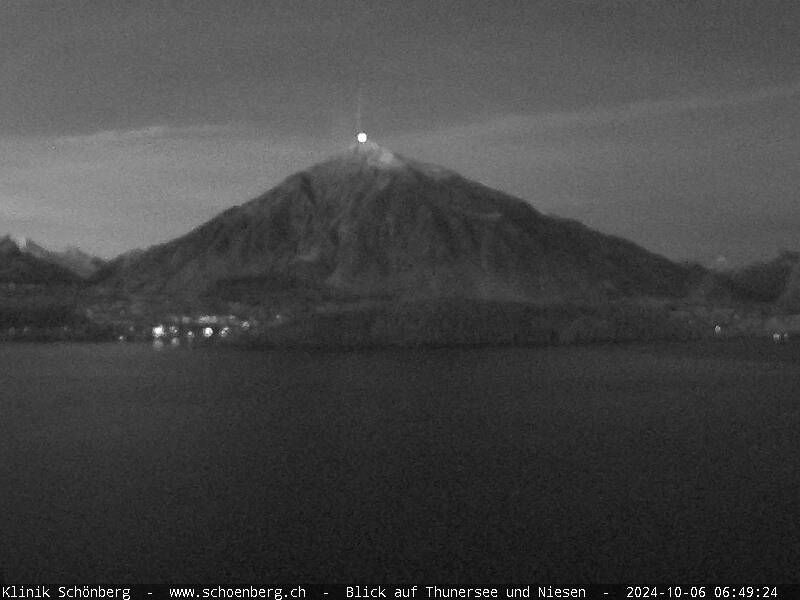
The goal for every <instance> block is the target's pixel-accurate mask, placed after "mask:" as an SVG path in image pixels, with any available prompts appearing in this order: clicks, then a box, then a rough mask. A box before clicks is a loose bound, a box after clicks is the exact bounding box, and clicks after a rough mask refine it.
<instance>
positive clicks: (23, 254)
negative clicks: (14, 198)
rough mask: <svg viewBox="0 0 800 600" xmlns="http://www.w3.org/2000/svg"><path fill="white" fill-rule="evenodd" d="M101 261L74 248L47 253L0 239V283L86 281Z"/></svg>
mask: <svg viewBox="0 0 800 600" xmlns="http://www.w3.org/2000/svg"><path fill="white" fill-rule="evenodd" d="M104 264H105V261H103V260H102V259H99V258H97V257H94V256H91V255H89V254H87V253H85V252H83V251H81V250H79V249H78V248H74V247H71V248H67V249H66V250H64V251H63V252H57V251H53V250H48V249H46V248H44V247H43V246H40V245H39V244H37V243H36V242H34V241H32V240H29V239H27V238H24V239H22V240H20V241H17V240H15V239H14V238H12V237H11V236H10V235H6V236H5V237H3V238H0V279H1V280H3V281H7V282H15V283H39V284H46V283H64V282H72V281H77V280H80V279H88V278H89V277H91V276H92V275H94V274H95V273H96V272H97V271H98V270H99V269H100V268H101V267H102V266H103V265H104Z"/></svg>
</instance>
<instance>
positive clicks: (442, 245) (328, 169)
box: [96, 143, 697, 303]
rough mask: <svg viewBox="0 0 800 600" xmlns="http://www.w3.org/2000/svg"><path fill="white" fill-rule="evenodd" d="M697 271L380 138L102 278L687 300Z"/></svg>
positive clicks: (134, 288) (209, 288) (152, 285)
mask: <svg viewBox="0 0 800 600" xmlns="http://www.w3.org/2000/svg"><path fill="white" fill-rule="evenodd" d="M696 275H697V274H696V273H695V272H694V270H692V269H690V268H688V267H686V266H683V265H678V264H675V263H673V262H671V261H669V260H667V259H666V258H663V257H661V256H658V255H656V254H653V253H651V252H648V251H646V250H644V249H643V248H641V247H639V246H637V245H635V244H634V243H632V242H629V241H626V240H624V239H621V238H618V237H614V236H609V235H605V234H602V233H599V232H597V231H593V230H591V229H589V228H588V227H586V226H584V225H582V224H580V223H578V222H576V221H571V220H566V219H561V218H557V217H553V216H547V215H544V214H542V213H540V212H539V211H537V210H536V209H534V208H533V206H531V204H529V203H528V202H526V201H524V200H521V199H519V198H516V197H514V196H511V195H509V194H505V193H503V192H500V191H497V190H494V189H491V188H488V187H486V186H484V185H481V184H480V183H477V182H474V181H470V180H468V179H465V178H464V177H461V176H460V175H458V174H457V173H455V172H453V171H450V170H448V169H445V168H442V167H438V166H435V165H431V164H426V163H421V162H417V161H414V160H411V159H408V158H405V157H403V156H401V155H398V154H394V153H392V152H390V151H389V150H387V149H385V148H382V147H380V146H377V145H375V144H372V143H366V144H356V145H355V146H354V147H352V148H351V149H350V150H348V151H347V152H344V153H342V154H340V155H338V156H335V157H333V158H332V159H330V160H328V161H325V162H322V163H319V164H317V165H314V166H312V167H310V168H308V169H306V170H304V171H301V172H299V173H296V174H294V175H291V176H290V177H288V178H287V179H286V180H284V181H283V182H282V183H280V184H279V185H277V186H276V187H274V188H273V189H271V190H269V191H268V192H266V193H265V194H263V195H262V196H259V197H258V198H255V199H254V200H251V201H249V202H247V203H245V204H242V205H239V206H235V207H232V208H230V209H228V210H226V211H224V212H223V213H221V214H219V215H218V216H216V217H215V218H213V219H211V220H210V221H208V222H206V223H205V224H203V225H201V226H199V227H197V228H196V229H194V230H193V231H191V232H189V233H188V234H186V235H184V236H182V237H179V238H177V239H175V240H172V241H170V242H167V243H164V244H161V245H158V246H154V247H152V248H150V249H148V250H147V251H145V252H142V253H140V254H138V255H134V256H128V257H126V258H125V259H124V260H117V261H112V263H111V264H109V265H108V266H107V267H106V268H105V269H103V270H101V271H100V272H99V273H98V275H97V276H96V278H97V279H98V280H100V281H101V283H102V285H103V286H104V287H106V288H114V289H117V290H120V291H122V290H124V291H125V292H128V293H136V294H145V295H146V294H159V295H180V296H184V297H185V296H197V295H202V294H209V293H211V294H215V293H228V294H230V293H231V290H235V291H236V294H240V295H242V296H247V295H248V294H249V295H250V296H251V297H256V298H258V297H264V296H265V295H266V296H268V295H270V294H275V293H279V292H289V293H291V292H293V291H296V290H314V291H315V292H316V293H320V294H332V295H337V294H339V295H341V294H344V295H350V296H357V297H361V298H364V297H380V298H394V299H399V300H425V299H431V298H434V299H435V298H444V297H460V298H473V299H481V300H492V301H521V302H539V303H545V302H547V303H549V302H561V301H587V300H588V301H596V300H602V299H607V298H619V297H632V296H660V297H679V296H684V295H685V294H686V293H687V291H688V289H689V287H690V286H691V285H692V282H693V277H696Z"/></svg>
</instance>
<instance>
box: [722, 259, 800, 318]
mask: <svg viewBox="0 0 800 600" xmlns="http://www.w3.org/2000/svg"><path fill="white" fill-rule="evenodd" d="M798 265H800V254H799V253H797V252H789V251H785V252H782V253H781V254H780V255H779V256H778V257H776V258H774V259H772V260H770V261H765V262H758V263H754V264H752V265H747V266H745V267H743V268H740V269H736V270H734V271H730V272H728V273H725V274H724V276H725V277H726V278H727V280H728V282H729V287H730V289H731V290H732V292H733V294H734V297H735V298H737V299H739V300H743V301H748V302H762V303H776V302H777V303H778V304H779V305H780V304H783V303H786V302H789V299H790V296H792V294H794V293H796V292H793V291H792V290H796V288H797V286H798V279H800V274H793V273H795V271H797V269H798Z"/></svg>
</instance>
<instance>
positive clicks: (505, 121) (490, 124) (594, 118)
mask: <svg viewBox="0 0 800 600" xmlns="http://www.w3.org/2000/svg"><path fill="white" fill-rule="evenodd" d="M798 94H800V81H796V82H793V83H789V84H785V85H778V86H769V87H763V88H757V89H754V90H745V91H739V92H731V93H728V94H724V95H705V96H688V97H683V98H669V99H660V100H643V101H638V102H631V103H626V104H620V105H617V106H613V107H604V108H593V109H586V110H580V111H573V112H548V113H537V114H531V115H523V114H511V115H504V116H501V117H497V118H493V119H488V120H485V121H480V122H477V123H472V124H467V125H460V126H456V127H447V128H443V129H439V130H436V131H426V132H414V133H408V134H406V135H413V136H420V135H423V136H425V137H438V138H442V137H446V138H480V137H487V136H488V137H500V136H507V135H519V134H524V133H533V132H536V131H544V130H550V129H554V130H558V129H567V128H572V127H581V126H582V127H586V126H601V125H608V124H612V123H623V122H630V121H635V120H640V119H644V118H648V117H658V116H664V115H671V114H679V113H684V112H693V111H702V110H712V109H718V108H726V107H736V106H742V105H749V104H757V103H759V102H767V101H772V100H781V99H787V98H791V97H792V96H796V95H798ZM401 137H405V136H401Z"/></svg>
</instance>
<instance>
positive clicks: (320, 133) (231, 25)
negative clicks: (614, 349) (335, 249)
mask: <svg viewBox="0 0 800 600" xmlns="http://www.w3.org/2000/svg"><path fill="white" fill-rule="evenodd" d="M359 88H361V89H362V90H363V92H362V97H363V109H362V115H363V117H362V122H363V125H364V128H365V129H366V131H367V132H368V133H369V135H370V138H371V139H372V140H373V141H376V142H377V143H379V144H381V145H383V146H386V147H388V148H390V149H391V150H394V151H396V152H398V153H401V154H405V155H408V156H411V157H414V158H417V159H420V160H425V161H430V162H434V163H438V164H441V165H444V166H446V167H450V168H452V169H455V170H457V171H459V172H461V173H462V174H463V175H465V176H467V177H469V178H472V179H476V180H478V181H481V182H483V183H485V184H487V185H489V186H492V187H497V188H499V189H502V190H504V191H507V192H510V193H512V194H515V195H518V196H520V197H522V198H525V199H526V200H528V201H530V202H531V203H532V204H533V205H534V206H535V207H536V208H538V209H539V210H541V211H543V212H546V213H551V214H556V215H561V216H567V217H572V218H576V219H579V220H581V221H583V222H584V223H586V224H587V225H589V226H591V227H595V228H597V229H600V230H601V231H604V232H608V233H614V234H617V235H621V236H624V237H627V238H630V239H632V240H634V241H636V242H638V243H640V244H642V245H644V246H645V247H647V248H649V249H651V250H654V251H656V252H659V253H662V254H664V255H666V256H668V257H670V258H673V259H691V260H698V261H700V262H702V263H704V264H707V265H710V264H712V263H713V262H714V261H715V260H716V259H717V258H718V257H726V259H727V261H728V264H730V265H735V264H741V263H743V262H749V261H752V260H757V259H762V258H768V257H771V256H774V255H775V254H777V252H779V251H780V250H781V249H795V250H800V192H799V191H798V190H800V5H798V4H797V3H796V2H791V1H786V2H770V1H769V0H760V1H753V2H745V1H738V0H730V1H722V0H719V1H714V2H712V1H708V2H694V1H679V0H670V1H666V0H664V1H661V0H657V1H656V0H654V1H648V0H641V1H633V0H631V1H628V2H589V1H582V2H578V1H577V0H576V1H574V2H571V1H568V0H556V1H553V2H536V1H534V0H527V1H526V0H523V1H512V0H502V1H500V0H498V1H494V2H492V1H487V0H476V1H473V0H458V1H453V2H449V1H436V0H424V1H419V2H416V1H409V0H403V1H402V2H399V1H393V2H380V1H373V2H367V1H363V2H355V1H343V0H336V1H333V0H325V1H321V2H304V1H302V0H292V1H290V2H277V1H271V0H252V1H236V0H225V1H222V0H192V1H186V2H179V1H169V0H163V1H159V2H156V1H152V2H150V1H146V0H135V1H130V0H123V1H116V0H50V1H38V0H2V2H0V234H3V233H6V232H8V233H12V234H14V235H17V236H28V237H31V238H33V239H34V240H36V241H38V242H40V243H43V244H44V245H47V246H51V247H54V248H60V247H63V246H66V245H77V246H79V247H81V248H83V249H85V250H87V251H90V252H93V253H97V254H99V255H101V256H104V257H111V256H114V255H116V254H118V253H120V252H123V251H126V250H129V249H132V248H135V247H144V246H148V245H150V244H154V243H157V242H161V241H164V240H167V239H170V238H172V237H175V236H177V235H180V234H182V233H185V232H187V231H188V230H189V229H191V228H193V227H194V226H196V225H198V224H200V223H202V222H203V221H205V220H207V219H209V218H210V217H212V216H214V215H215V214H216V213H218V212H220V211H221V210H224V209H225V208H227V207H229V206H231V205H233V204H240V203H242V202H244V201H246V200H248V199H250V198H252V197H254V196H255V195H257V194H259V193H261V192H263V191H265V190H266V189H268V188H270V187H272V186H274V185H275V184H277V183H279V182H280V181H281V180H282V179H283V178H285V177H286V176H288V175H290V174H291V173H293V172H295V171H297V170H300V169H302V168H305V167H307V166H309V165H311V164H313V163H314V162H317V161H319V160H322V159H324V158H327V157H328V156H329V155H331V154H333V153H335V152H339V151H342V150H344V149H346V148H347V147H348V146H349V145H350V144H351V143H352V141H353V134H354V133H355V114H356V104H357V100H356V99H357V97H358V90H359Z"/></svg>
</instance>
